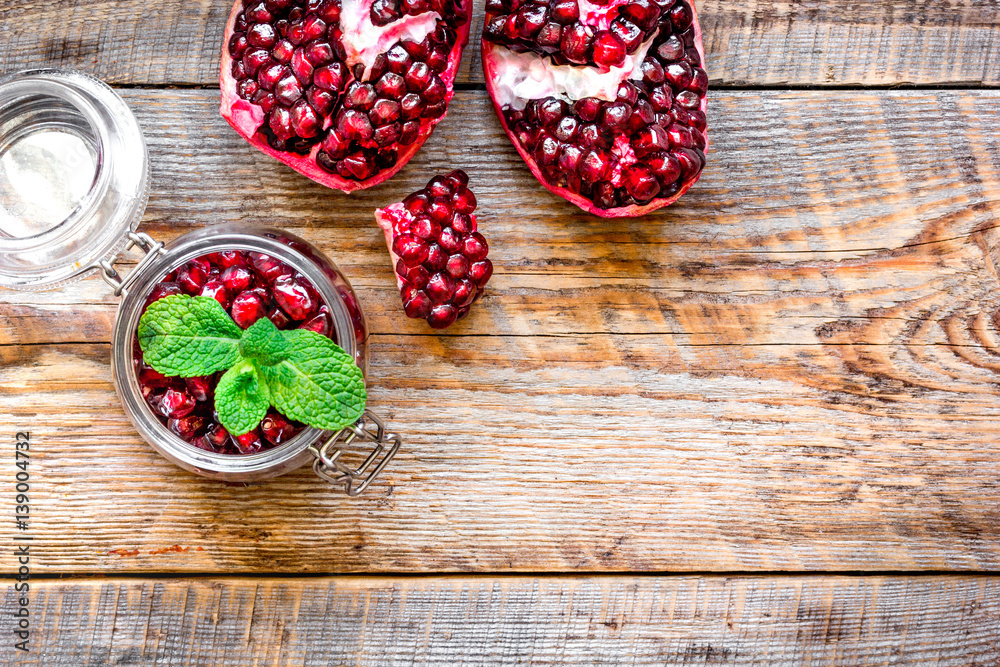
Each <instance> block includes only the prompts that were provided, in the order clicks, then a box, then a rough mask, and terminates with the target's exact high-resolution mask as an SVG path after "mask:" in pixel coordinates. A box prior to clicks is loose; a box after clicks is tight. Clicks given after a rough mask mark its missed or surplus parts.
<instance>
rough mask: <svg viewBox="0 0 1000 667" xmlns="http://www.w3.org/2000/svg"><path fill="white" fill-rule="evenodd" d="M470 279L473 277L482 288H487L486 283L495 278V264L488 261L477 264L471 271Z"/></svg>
mask: <svg viewBox="0 0 1000 667" xmlns="http://www.w3.org/2000/svg"><path fill="white" fill-rule="evenodd" d="M469 277H471V278H472V280H474V281H475V283H476V285H478V286H479V287H480V288H483V287H485V286H486V283H488V282H489V280H490V278H491V277H493V263H492V262H491V261H490V260H488V259H484V260H482V261H481V262H476V263H475V264H473V265H472V267H471V268H470V269H469Z"/></svg>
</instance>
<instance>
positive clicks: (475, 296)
mask: <svg viewBox="0 0 1000 667" xmlns="http://www.w3.org/2000/svg"><path fill="white" fill-rule="evenodd" d="M468 183H469V177H468V176H467V175H466V173H465V172H464V171H461V170H460V169H456V170H455V171H453V172H451V173H450V174H447V175H444V176H435V177H434V178H432V179H431V180H430V181H428V183H427V187H425V188H424V189H423V190H419V191H417V192H414V193H413V194H412V195H410V196H409V197H407V198H406V199H404V200H403V201H402V202H398V203H396V204H392V205H390V206H387V207H385V208H383V209H379V210H377V211H375V220H376V221H377V222H378V225H379V227H381V228H382V231H383V232H385V241H386V244H387V245H388V247H389V255H390V256H391V258H392V262H393V266H394V268H395V269H396V282H397V284H398V285H399V290H400V294H401V295H402V297H403V310H404V311H405V312H406V315H407V317H412V318H415V319H426V320H427V323H428V324H430V325H431V327H433V328H434V329H445V328H447V327H449V326H451V325H452V324H454V323H455V322H456V321H457V320H460V319H462V318H464V317H465V316H466V315H468V314H469V310H470V308H471V307H472V304H473V303H475V302H476V301H478V300H479V299H480V298H482V296H483V292H484V290H485V288H486V283H487V282H489V280H490V277H491V276H492V275H493V264H492V263H491V262H490V260H489V259H487V258H486V255H487V253H488V252H489V246H488V244H487V243H486V239H485V238H484V237H483V235H482V234H480V233H479V232H478V231H476V229H477V225H476V216H475V215H474V214H473V212H474V211H475V210H476V196H475V195H474V194H473V193H472V190H470V189H469V187H468Z"/></svg>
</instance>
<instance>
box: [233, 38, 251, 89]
mask: <svg viewBox="0 0 1000 667" xmlns="http://www.w3.org/2000/svg"><path fill="white" fill-rule="evenodd" d="M247 45H248V42H247V37H246V35H245V34H243V33H241V32H238V33H234V34H233V36H232V37H230V38H229V55H230V56H232V57H233V59H238V58H242V57H243V53H244V52H245V51H246V50H247ZM237 78H239V77H237Z"/></svg>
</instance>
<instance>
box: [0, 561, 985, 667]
mask: <svg viewBox="0 0 1000 667" xmlns="http://www.w3.org/2000/svg"><path fill="white" fill-rule="evenodd" d="M15 599H16V598H15V595H14V592H13V590H12V588H11V587H9V586H8V587H7V589H6V593H5V597H4V608H5V609H13V608H15V604H16V603H15ZM998 600H1000V580H998V579H997V578H994V577H989V578H987V577H961V576H947V577H937V576H935V577H822V578H820V577H774V576H770V577H727V578H723V577H700V578H699V577H638V578H637V577H590V578H576V577H573V578H569V577H566V578H522V577H511V578H490V577H471V578H470V577H447V578H419V579H390V578H350V577H346V578H335V579H305V580H303V579H280V580H275V579H254V580H248V579H223V580H212V579H200V580H194V581H190V580H189V581H185V580H171V579H166V580H158V581H156V580H153V581H149V580H147V581H136V580H115V579H111V580H91V581H44V582H32V583H31V608H30V610H31V614H32V617H31V622H32V626H31V628H32V635H31V641H30V645H31V652H30V654H27V655H18V654H14V653H13V651H12V649H11V648H10V647H9V646H4V647H3V649H2V651H3V652H4V654H5V655H6V656H9V658H8V660H10V661H9V662H5V664H16V665H24V666H29V665H37V666H39V667H41V666H44V667H70V666H73V667H76V666H77V665H83V664H87V665H95V666H96V665H118V664H139V663H142V664H157V665H195V664H197V665H207V664H240V665H250V664H254V665H344V666H348V665H350V666H362V665H371V666H375V665H378V666H383V665H397V664H400V665H401V664H406V665H416V666H432V665H441V666H445V665H447V666H449V667H451V666H453V665H488V666H491V665H594V664H600V665H608V666H615V665H622V666H625V665H628V666H630V667H633V666H636V665H664V664H671V665H760V664H768V665H776V666H785V665H788V666H790V665H796V666H798V665H844V666H851V667H854V666H856V665H881V664H906V665H936V666H938V667H946V666H949V665H954V666H959V665H962V666H964V665H971V664H977V665H987V664H995V663H996V662H998V661H1000V603H998ZM12 626H13V618H12V617H11V615H10V614H7V613H5V614H3V615H2V616H0V634H2V635H3V636H5V637H11V636H12V634H11V631H12V629H13V627H12Z"/></svg>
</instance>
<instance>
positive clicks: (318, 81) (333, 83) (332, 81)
mask: <svg viewBox="0 0 1000 667" xmlns="http://www.w3.org/2000/svg"><path fill="white" fill-rule="evenodd" d="M346 76H347V71H346V68H345V67H344V64H343V63H331V64H329V65H327V66H326V67H320V68H318V69H316V70H315V71H313V83H314V84H315V85H316V86H318V87H320V88H322V89H323V90H329V91H334V92H339V91H340V89H341V87H343V85H344V81H345V80H346Z"/></svg>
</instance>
